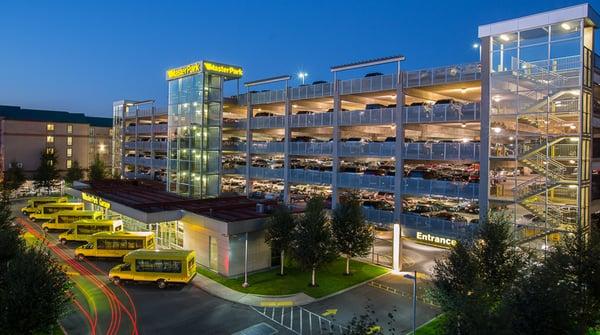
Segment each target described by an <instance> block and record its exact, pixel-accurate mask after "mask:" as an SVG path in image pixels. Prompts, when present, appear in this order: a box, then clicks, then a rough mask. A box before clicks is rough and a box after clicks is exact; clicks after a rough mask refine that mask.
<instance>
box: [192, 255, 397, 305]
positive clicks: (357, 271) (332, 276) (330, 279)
mask: <svg viewBox="0 0 600 335" xmlns="http://www.w3.org/2000/svg"><path fill="white" fill-rule="evenodd" d="M345 269H346V260H345V259H342V258H339V259H337V260H335V261H334V262H332V263H331V264H328V265H326V266H323V267H322V268H321V269H319V270H317V284H318V285H319V286H318V287H309V286H308V284H309V283H310V275H311V273H310V271H302V270H301V269H300V268H299V267H297V266H294V265H292V266H289V267H286V268H285V273H286V275H285V276H280V275H279V268H277V269H271V270H268V271H264V272H259V273H254V274H251V275H249V276H248V283H250V287H247V288H243V287H242V283H243V282H244V278H243V277H241V278H235V279H228V278H225V277H223V276H220V275H218V274H216V273H214V272H212V271H210V270H208V269H205V268H201V267H198V273H200V274H201V275H203V276H206V277H209V278H210V279H212V280H214V281H217V282H219V283H221V284H223V285H225V286H227V287H229V288H232V289H234V290H237V291H240V292H244V293H253V294H262V295H287V294H295V293H299V292H304V293H306V294H307V295H309V296H311V297H313V298H320V297H323V296H326V295H328V294H331V293H334V292H337V291H339V290H342V289H344V288H347V287H350V286H353V285H356V284H358V283H362V282H364V281H367V280H369V279H372V278H375V277H377V276H379V275H382V274H384V273H386V272H388V271H389V270H388V269H386V268H382V267H379V266H375V265H371V264H367V263H362V262H358V261H350V271H351V272H352V275H351V276H344V275H343V273H344V271H345Z"/></svg>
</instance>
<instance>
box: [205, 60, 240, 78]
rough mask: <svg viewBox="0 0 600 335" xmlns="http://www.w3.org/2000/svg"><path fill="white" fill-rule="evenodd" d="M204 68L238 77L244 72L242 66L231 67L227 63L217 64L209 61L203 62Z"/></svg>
mask: <svg viewBox="0 0 600 335" xmlns="http://www.w3.org/2000/svg"><path fill="white" fill-rule="evenodd" d="M204 68H205V69H206V71H210V72H217V73H223V74H230V75H233V76H239V77H241V76H242V74H243V73H244V71H243V70H242V68H239V67H233V66H228V65H219V64H213V63H209V62H204Z"/></svg>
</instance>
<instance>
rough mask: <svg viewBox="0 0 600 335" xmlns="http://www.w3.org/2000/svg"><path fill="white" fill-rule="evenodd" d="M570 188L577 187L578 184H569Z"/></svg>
mask: <svg viewBox="0 0 600 335" xmlns="http://www.w3.org/2000/svg"><path fill="white" fill-rule="evenodd" d="M569 188H577V185H569Z"/></svg>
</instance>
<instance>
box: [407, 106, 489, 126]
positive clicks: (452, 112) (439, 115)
mask: <svg viewBox="0 0 600 335" xmlns="http://www.w3.org/2000/svg"><path fill="white" fill-rule="evenodd" d="M480 118H481V104H480V103H470V104H465V105H458V104H443V105H433V106H408V107H404V122H405V123H424V122H470V121H479V120H480Z"/></svg>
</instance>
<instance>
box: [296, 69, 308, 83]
mask: <svg viewBox="0 0 600 335" xmlns="http://www.w3.org/2000/svg"><path fill="white" fill-rule="evenodd" d="M306 77H308V73H306V72H298V78H300V79H302V85H304V79H305V78H306Z"/></svg>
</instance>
